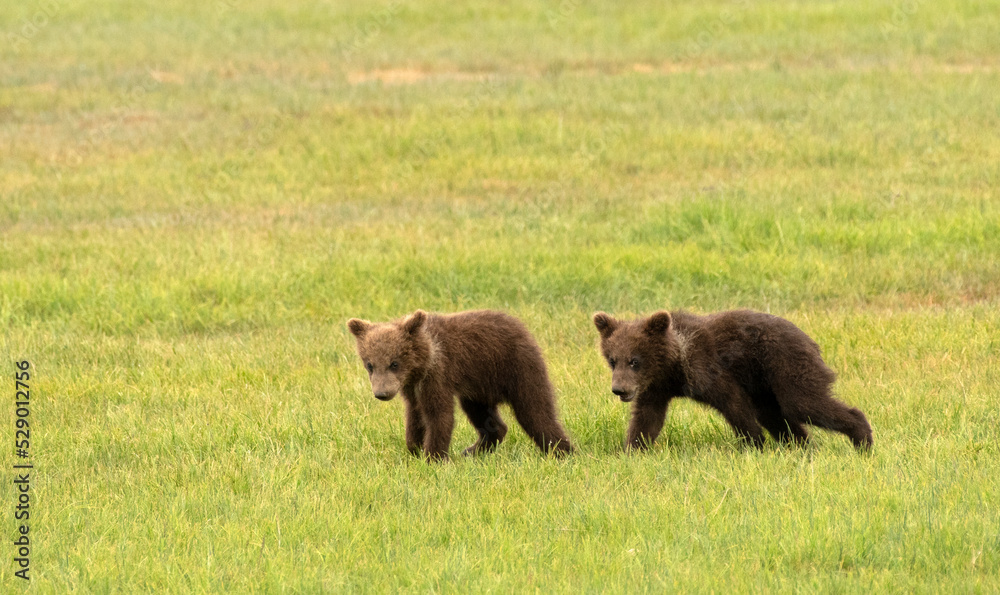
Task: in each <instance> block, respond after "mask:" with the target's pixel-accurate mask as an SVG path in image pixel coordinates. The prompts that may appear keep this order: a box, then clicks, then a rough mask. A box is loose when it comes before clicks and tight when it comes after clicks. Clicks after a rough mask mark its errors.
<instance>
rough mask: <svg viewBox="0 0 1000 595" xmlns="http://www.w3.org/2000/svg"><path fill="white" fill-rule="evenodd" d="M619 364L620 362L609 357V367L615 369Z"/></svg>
mask: <svg viewBox="0 0 1000 595" xmlns="http://www.w3.org/2000/svg"><path fill="white" fill-rule="evenodd" d="M617 363H618V362H617V361H616V360H615V358H613V357H609V358H608V365H609V366H611V367H612V368H614V367H615V364H617Z"/></svg>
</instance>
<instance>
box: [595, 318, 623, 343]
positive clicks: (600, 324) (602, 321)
mask: <svg viewBox="0 0 1000 595" xmlns="http://www.w3.org/2000/svg"><path fill="white" fill-rule="evenodd" d="M594 326H596V327H597V332H599V333H601V336H602V337H608V336H610V335H611V333H613V332H615V329H616V328H618V321H617V320H615V319H614V318H612V317H611V315H609V314H605V313H604V312H597V313H596V314H594Z"/></svg>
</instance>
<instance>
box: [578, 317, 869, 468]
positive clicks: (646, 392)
mask: <svg viewBox="0 0 1000 595" xmlns="http://www.w3.org/2000/svg"><path fill="white" fill-rule="evenodd" d="M594 325H595V326H596V327H597V330H598V331H599V332H600V334H601V352H602V353H603V355H604V357H605V359H606V360H607V362H608V364H609V365H610V366H611V370H612V379H611V392H613V393H614V394H616V395H618V397H619V398H621V400H622V401H624V402H626V403H627V402H632V403H633V406H632V421H631V423H630V425H629V428H628V434H627V436H626V438H625V447H626V448H645V447H647V446H650V445H651V444H653V442H654V441H655V440H656V437H657V436H658V435H659V433H660V429H661V428H662V427H663V421H664V418H665V417H666V413H667V405H668V404H669V403H670V400H671V399H672V398H674V397H681V396H683V397H690V398H692V399H694V400H696V401H698V402H700V403H704V404H706V405H708V406H710V407H713V408H715V409H717V410H718V411H719V412H720V413H722V415H723V417H725V419H726V421H727V422H729V425H730V426H732V428H733V430H735V431H736V434H737V435H739V436H742V437H743V438H745V439H746V440H748V441H749V442H750V443H752V444H754V445H755V446H758V447H760V446H762V445H763V443H764V432H763V430H762V429H761V426H763V427H764V429H766V430H767V431H768V432H769V433H770V434H771V435H772V436H774V438H775V439H777V440H779V441H781V442H795V443H800V444H804V443H805V442H806V441H807V440H808V438H809V433H808V432H807V431H806V429H805V427H803V424H812V425H814V426H818V427H821V428H826V429H828V430H834V431H837V432H840V433H842V434H845V435H847V437H848V438H850V439H851V442H853V443H854V446H855V447H856V448H858V449H861V450H867V449H869V448H871V445H872V429H871V426H869V425H868V420H867V419H866V418H865V415H864V414H863V413H861V411H860V410H858V409H855V408H853V407H848V406H847V405H845V404H843V403H841V402H840V401H838V400H836V399H834V398H833V396H832V395H831V392H830V386H831V385H832V384H833V381H834V373H833V371H832V370H830V368H828V367H827V366H826V364H825V363H823V358H822V357H820V351H819V347H818V346H817V345H816V343H815V342H813V340H812V339H810V338H809V336H808V335H806V334H805V333H804V332H802V330H801V329H799V328H798V327H797V326H795V325H794V324H792V323H791V322H789V321H787V320H785V319H783V318H778V317H777V316H771V315H770V314H763V313H761V312H752V311H749V310H735V311H730V312H719V313H716V314H711V315H708V316H697V315H694V314H690V313H688V312H683V311H677V312H673V313H670V312H665V311H659V312H656V313H655V314H653V315H652V316H650V317H648V318H641V319H638V320H632V321H622V320H616V319H614V318H613V317H611V316H609V315H608V314H605V313H604V312H598V313H596V314H594Z"/></svg>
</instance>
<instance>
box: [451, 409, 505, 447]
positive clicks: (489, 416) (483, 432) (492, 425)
mask: <svg viewBox="0 0 1000 595" xmlns="http://www.w3.org/2000/svg"><path fill="white" fill-rule="evenodd" d="M459 403H461V405H462V410H463V411H465V414H466V415H467V416H468V417H469V421H470V422H472V426H473V427H474V428H476V432H478V433H479V439H478V440H476V442H475V444H473V445H472V446H470V447H469V448H466V449H465V450H464V451H463V452H462V454H463V455H475V454H480V453H488V452H493V450H494V449H495V448H496V447H497V445H498V444H500V443H501V442H503V439H504V437H505V436H506V435H507V424H505V423H503V419H501V418H500V412H499V411H497V408H496V405H493V406H490V405H483V404H482V403H477V402H475V401H471V400H469V399H461V400H459Z"/></svg>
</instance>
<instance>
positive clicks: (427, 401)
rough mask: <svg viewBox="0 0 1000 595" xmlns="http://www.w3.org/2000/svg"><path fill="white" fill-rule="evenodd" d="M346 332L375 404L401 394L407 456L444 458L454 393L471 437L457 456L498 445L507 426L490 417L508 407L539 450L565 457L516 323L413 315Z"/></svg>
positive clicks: (463, 315)
mask: <svg viewBox="0 0 1000 595" xmlns="http://www.w3.org/2000/svg"><path fill="white" fill-rule="evenodd" d="M347 328H348V329H350V331H351V333H352V334H353V335H354V336H355V337H356V338H357V344H358V355H360V356H361V360H362V361H363V362H364V364H365V368H366V369H367V370H368V376H369V378H370V379H371V383H372V391H373V392H374V393H375V398H377V399H380V400H382V401H388V400H390V399H392V398H393V397H394V396H396V393H399V392H402V393H403V401H404V402H405V403H406V446H407V448H409V449H410V452H412V453H414V454H417V453H419V452H421V451H422V452H423V454H424V455H425V456H427V457H429V458H432V459H446V458H448V446H449V445H450V444H451V432H452V428H453V427H454V424H455V400H454V398H455V396H456V395H457V396H458V402H459V404H460V405H461V406H462V410H463V411H465V414H466V415H467V416H468V417H469V421H471V422H472V425H473V426H474V427H475V428H476V431H477V432H479V439H478V440H477V441H476V443H475V444H473V445H472V446H470V447H469V448H467V449H465V453H464V454H476V453H480V452H490V451H492V450H493V449H494V448H496V446H497V445H498V444H500V442H501V441H503V439H504V436H506V435H507V426H506V425H505V424H504V423H503V420H502V419H500V413H499V412H498V411H497V405H499V404H500V403H507V404H509V405H510V407H511V409H512V410H513V411H514V417H516V418H517V421H518V423H520V424H521V427H522V428H524V431H525V432H526V433H527V434H528V436H530V437H531V439H532V440H534V441H535V444H537V445H538V447H539V448H540V449H542V450H543V451H545V452H548V451H550V450H552V449H555V450H556V451H557V452H558V453H568V452H572V451H573V447H572V446H571V445H570V442H569V438H567V437H566V432H565V431H564V430H563V428H562V426H561V425H560V424H559V420H558V419H557V418H556V404H555V393H554V391H553V390H552V384H551V383H550V382H549V376H548V372H547V371H546V368H545V361H544V360H543V359H542V351H541V349H540V348H539V347H538V344H537V343H536V342H535V340H534V339H533V338H532V336H531V334H530V333H529V332H528V329H526V328H525V327H524V325H523V324H522V323H521V321H519V320H518V319H516V318H513V317H511V316H508V315H507V314H504V313H502V312H493V311H490V310H478V311H473V312H460V313H458V314H448V315H436V314H427V313H426V312H424V311H422V310H417V311H416V312H414V313H413V314H412V315H410V316H408V317H406V318H404V319H402V320H399V321H396V322H388V323H381V324H372V323H370V322H367V321H364V320H358V319H357V318H352V319H350V320H348V321H347Z"/></svg>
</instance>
